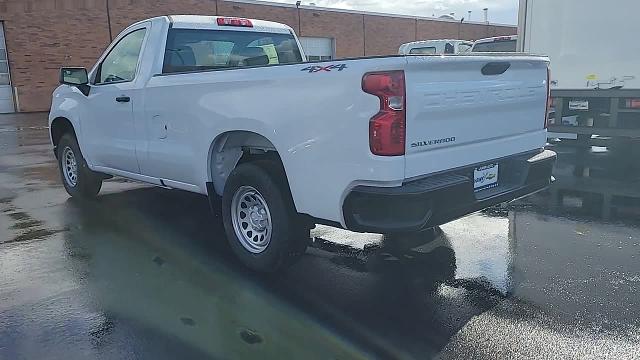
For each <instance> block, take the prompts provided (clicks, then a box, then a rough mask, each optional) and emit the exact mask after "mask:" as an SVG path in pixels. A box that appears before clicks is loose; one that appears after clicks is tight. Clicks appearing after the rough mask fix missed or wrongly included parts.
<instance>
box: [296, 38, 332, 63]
mask: <svg viewBox="0 0 640 360" xmlns="http://www.w3.org/2000/svg"><path fill="white" fill-rule="evenodd" d="M300 43H301V44H302V48H303V49H304V53H305V54H306V55H307V60H309V61H318V60H331V59H333V58H334V57H335V54H334V53H333V39H331V38H321V37H304V36H303V37H301V38H300Z"/></svg>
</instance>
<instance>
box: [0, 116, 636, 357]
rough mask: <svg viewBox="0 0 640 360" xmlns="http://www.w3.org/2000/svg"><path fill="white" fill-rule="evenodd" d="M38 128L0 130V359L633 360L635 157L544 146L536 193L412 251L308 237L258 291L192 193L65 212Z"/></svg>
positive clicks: (131, 193)
mask: <svg viewBox="0 0 640 360" xmlns="http://www.w3.org/2000/svg"><path fill="white" fill-rule="evenodd" d="M43 119H44V116H43V115H42V114H30V115H12V116H1V117H0V277H1V278H0V279H1V281H0V359H4V358H7V359H14V358H29V359H30V358H60V359H75V358H78V359H84V358H94V357H100V358H117V359H120V358H140V357H143V358H158V359H160V358H206V357H211V358H274V359H282V358H305V359H306V358H339V359H348V358H349V359H350V358H371V357H381V358H428V357H431V356H436V355H437V356H439V357H441V358H471V357H473V358H496V357H501V358H502V357H505V358H506V357H508V358H516V357H527V358H530V357H534V358H541V357H542V358H576V359H578V358H598V359H600V358H603V357H610V358H616V359H618V358H630V359H631V358H638V357H640V345H639V344H640V335H639V331H638V329H639V327H640V306H639V304H638V299H640V296H639V295H640V294H639V289H640V262H639V261H638V260H639V259H638V257H639V256H640V231H638V228H639V225H640V220H639V218H638V215H639V214H640V211H639V209H640V169H639V164H640V163H638V162H637V161H634V160H633V158H632V157H629V156H625V155H624V154H625V153H628V151H629V150H628V148H627V147H628V146H637V144H635V145H634V144H625V145H621V148H622V149H623V150H619V149H613V148H612V149H608V148H604V149H603V148H597V149H577V148H575V147H571V146H566V145H562V144H557V145H555V149H554V150H556V151H557V152H558V153H559V163H558V165H557V167H556V169H555V172H554V176H555V177H556V178H557V181H556V183H555V184H554V185H553V186H552V188H551V189H550V190H549V191H546V192H543V193H540V194H537V195H534V196H532V197H529V198H526V199H523V200H520V201H518V202H516V203H513V204H509V205H507V206H501V207H496V208H492V209H489V210H486V211H484V212H481V213H477V214H473V215H471V216H469V217H466V218H463V219H460V220H458V221H455V222H452V223H449V224H446V225H444V226H442V227H441V228H439V229H435V230H434V231H431V232H427V233H424V234H421V235H420V236H411V237H409V236H394V237H386V238H385V237H384V236H382V235H377V234H355V233H351V232H348V231H344V230H340V229H335V228H331V227H325V226H318V227H317V228H316V229H314V230H313V235H314V241H313V245H312V246H311V247H310V248H309V249H308V250H307V253H306V254H305V256H304V257H303V258H302V260H301V261H300V262H299V263H297V264H296V265H294V266H293V267H292V268H291V269H289V270H288V271H287V272H285V273H284V274H280V275H278V276H263V275H257V274H254V273H252V272H250V271H247V270H245V269H244V268H243V267H242V266H240V265H239V264H238V263H237V262H236V261H235V259H234V257H233V256H231V253H230V251H229V250H228V249H227V247H226V245H225V241H226V240H225V239H224V235H223V232H222V231H221V227H220V224H219V223H218V221H217V220H216V219H215V218H213V217H212V216H211V215H210V212H209V209H208V205H207V201H206V199H205V198H204V197H202V196H200V195H195V194H190V193H185V192H181V191H170V190H164V189H159V188H152V187H148V186H145V185H142V184H137V183H133V182H129V181H122V179H112V180H109V181H108V182H106V183H105V186H104V190H103V192H102V195H101V196H100V198H99V199H98V201H96V202H89V203H83V202H77V201H74V200H72V199H69V198H68V196H67V195H66V193H65V192H64V190H63V189H62V187H61V185H60V182H59V179H58V177H59V174H58V172H57V170H56V167H55V166H56V164H55V159H54V158H53V155H52V154H51V150H50V147H49V145H48V138H47V130H46V129H45V128H44V127H43V124H44V121H43ZM625 146H626V147H625ZM620 151H622V153H621V152H620Z"/></svg>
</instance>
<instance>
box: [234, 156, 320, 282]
mask: <svg viewBox="0 0 640 360" xmlns="http://www.w3.org/2000/svg"><path fill="white" fill-rule="evenodd" d="M242 209H247V211H243V210H242ZM243 213H244V215H243ZM222 219H223V223H224V229H225V233H226V235H227V239H228V241H229V245H230V246H231V249H232V250H233V252H234V253H235V254H236V256H237V257H238V258H239V259H240V261H241V262H242V263H243V264H244V265H246V266H247V267H249V268H250V269H252V270H255V271H259V272H267V273H272V272H277V271H280V270H283V269H285V268H287V267H288V266H290V265H291V264H293V263H294V262H295V261H296V260H297V259H298V258H299V257H300V256H301V255H302V254H303V253H304V251H305V250H306V247H307V244H308V242H309V227H307V226H305V225H304V223H303V222H301V221H299V215H298V214H297V212H296V210H295V206H294V204H293V200H292V198H291V193H290V191H289V186H288V184H287V180H286V177H285V176H284V170H283V169H282V167H281V166H280V165H279V164H278V163H277V162H275V161H266V160H261V161H254V162H249V163H244V164H240V165H238V166H237V167H236V168H235V169H234V170H233V171H232V172H231V174H230V175H229V178H228V179H227V183H226V184H225V187H224V192H223V194H222Z"/></svg>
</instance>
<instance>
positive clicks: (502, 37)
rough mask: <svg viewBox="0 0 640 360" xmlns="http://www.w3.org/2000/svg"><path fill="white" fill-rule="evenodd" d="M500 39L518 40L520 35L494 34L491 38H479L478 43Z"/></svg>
mask: <svg viewBox="0 0 640 360" xmlns="http://www.w3.org/2000/svg"><path fill="white" fill-rule="evenodd" d="M499 40H518V35H505V36H494V37H490V38H484V39H478V40H476V44H477V43H486V42H494V41H499Z"/></svg>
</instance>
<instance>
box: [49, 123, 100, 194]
mask: <svg viewBox="0 0 640 360" xmlns="http://www.w3.org/2000/svg"><path fill="white" fill-rule="evenodd" d="M57 151H58V168H59V169H60V177H61V178H62V184H63V185H64V188H65V190H67V193H69V195H71V196H72V197H74V198H81V199H91V198H94V197H95V196H96V195H98V193H99V192H100V188H101V187H102V176H100V174H98V173H95V172H93V171H91V169H89V167H88V166H87V162H86V161H85V160H84V157H83V156H82V152H80V147H79V146H78V141H77V140H76V138H75V136H73V135H72V134H68V133H67V134H64V135H63V136H62V137H61V138H60V141H59V142H58V149H57Z"/></svg>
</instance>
